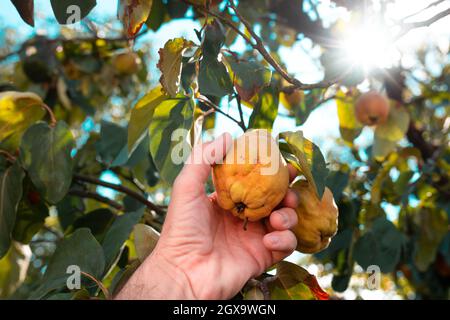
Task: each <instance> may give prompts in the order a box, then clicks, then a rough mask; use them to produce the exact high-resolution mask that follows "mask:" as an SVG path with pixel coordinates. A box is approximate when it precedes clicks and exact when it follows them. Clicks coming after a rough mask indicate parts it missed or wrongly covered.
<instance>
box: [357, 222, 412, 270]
mask: <svg viewBox="0 0 450 320" xmlns="http://www.w3.org/2000/svg"><path fill="white" fill-rule="evenodd" d="M404 242H405V238H404V235H403V234H402V233H400V231H398V230H397V228H396V227H395V226H394V224H393V223H392V222H390V221H389V220H387V219H386V218H384V217H379V218H377V219H375V220H374V222H373V225H372V227H371V228H370V229H369V230H368V231H367V232H366V233H365V234H364V235H363V236H362V237H361V238H359V239H358V241H357V242H356V244H355V247H354V251H353V258H354V259H355V261H356V262H357V263H358V264H359V265H361V267H363V268H364V269H367V267H368V266H370V265H378V266H379V267H380V269H381V271H382V272H384V273H389V272H392V271H393V270H394V269H395V266H396V265H397V263H398V261H399V260H400V254H401V248H402V246H403V245H404Z"/></svg>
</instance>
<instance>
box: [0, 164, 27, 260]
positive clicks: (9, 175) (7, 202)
mask: <svg viewBox="0 0 450 320" xmlns="http://www.w3.org/2000/svg"><path fill="white" fill-rule="evenodd" d="M24 176H25V174H24V172H23V170H22V169H21V168H20V166H19V164H18V163H17V162H16V163H14V164H13V165H12V166H10V167H9V168H7V169H6V170H5V171H3V172H2V173H0V258H1V257H3V256H4V255H5V254H6V253H7V252H8V249H9V246H10V244H11V235H12V231H13V228H14V223H15V221H16V212H17V207H18V205H19V201H20V198H21V197H22V180H23V178H24Z"/></svg>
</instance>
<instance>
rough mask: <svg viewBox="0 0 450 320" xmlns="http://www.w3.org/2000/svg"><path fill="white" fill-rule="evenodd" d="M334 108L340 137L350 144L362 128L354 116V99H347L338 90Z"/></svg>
mask: <svg viewBox="0 0 450 320" xmlns="http://www.w3.org/2000/svg"><path fill="white" fill-rule="evenodd" d="M336 106H337V114H338V119H339V131H340V132H341V137H342V139H344V140H345V141H347V142H350V143H352V142H353V140H355V138H356V137H358V136H359V134H360V133H361V131H362V127H363V126H362V124H361V123H359V121H358V120H357V119H356V116H355V108H354V99H353V98H351V97H347V96H346V94H345V93H344V92H343V91H341V90H339V91H338V92H337V93H336Z"/></svg>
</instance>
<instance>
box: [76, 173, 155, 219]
mask: <svg viewBox="0 0 450 320" xmlns="http://www.w3.org/2000/svg"><path fill="white" fill-rule="evenodd" d="M73 178H74V180H76V181H79V182H87V183H92V184H95V185H99V186H103V187H106V188H109V189H113V190H116V191H118V192H122V193H125V194H126V195H128V196H130V197H132V198H134V199H136V200H137V201H139V202H141V203H143V204H145V205H146V206H147V208H149V209H150V210H153V211H155V212H157V213H163V212H164V210H163V209H162V208H161V207H159V206H157V205H155V204H154V203H152V202H150V201H148V200H147V198H146V197H144V196H143V195H142V194H139V193H137V192H135V191H133V190H131V189H128V188H127V187H124V186H122V185H118V184H113V183H109V182H106V181H102V180H100V179H97V178H94V177H90V176H85V175H81V174H78V173H75V174H74V175H73Z"/></svg>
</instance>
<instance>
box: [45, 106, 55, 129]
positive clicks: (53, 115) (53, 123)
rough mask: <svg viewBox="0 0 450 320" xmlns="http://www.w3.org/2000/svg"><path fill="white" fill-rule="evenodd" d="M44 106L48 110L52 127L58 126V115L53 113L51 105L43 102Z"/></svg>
mask: <svg viewBox="0 0 450 320" xmlns="http://www.w3.org/2000/svg"><path fill="white" fill-rule="evenodd" d="M42 107H43V108H44V109H45V110H46V111H47V112H48V114H49V116H50V126H51V127H54V126H56V117H55V114H54V113H53V111H52V109H50V107H49V106H48V105H46V104H45V103H43V104H42Z"/></svg>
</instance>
